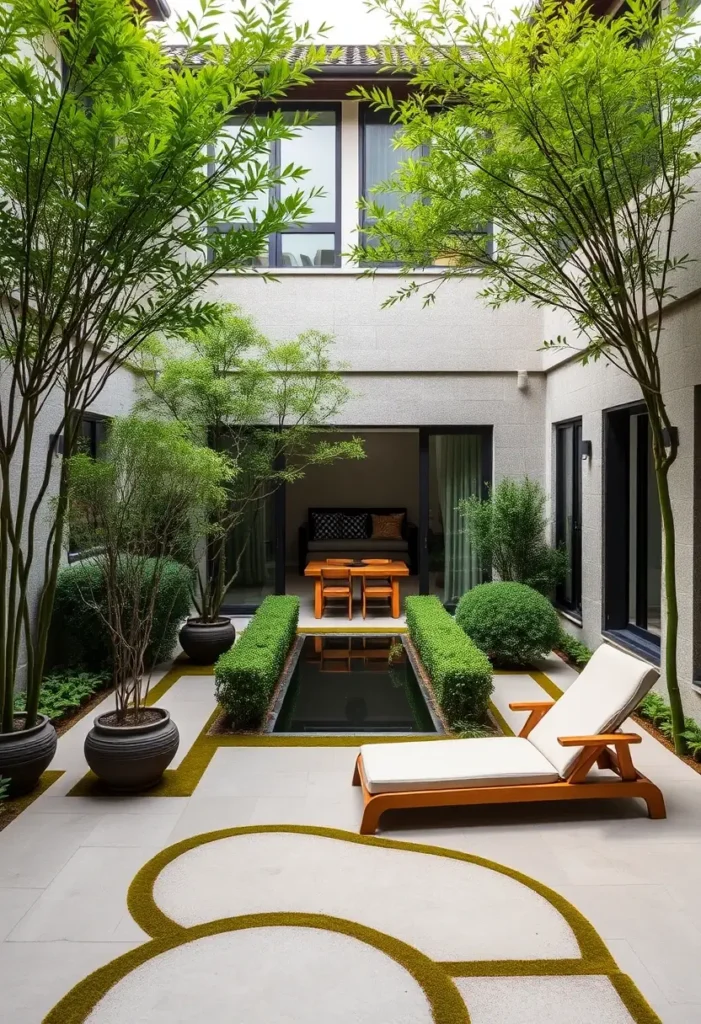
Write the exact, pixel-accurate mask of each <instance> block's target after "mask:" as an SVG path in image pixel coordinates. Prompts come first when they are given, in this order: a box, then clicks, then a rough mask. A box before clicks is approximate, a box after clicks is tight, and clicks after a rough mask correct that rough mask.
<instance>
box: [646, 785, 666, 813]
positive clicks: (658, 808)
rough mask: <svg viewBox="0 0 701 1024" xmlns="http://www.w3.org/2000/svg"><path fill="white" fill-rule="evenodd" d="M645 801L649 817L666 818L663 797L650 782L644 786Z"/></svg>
mask: <svg viewBox="0 0 701 1024" xmlns="http://www.w3.org/2000/svg"><path fill="white" fill-rule="evenodd" d="M644 799H645V803H646V804H647V813H648V816H649V817H650V818H666V817H667V810H666V808H665V805H664V797H663V796H662V791H661V790H659V789H658V788H657V786H655V785H654V783H652V782H650V783H648V785H647V786H646V787H645V793H644Z"/></svg>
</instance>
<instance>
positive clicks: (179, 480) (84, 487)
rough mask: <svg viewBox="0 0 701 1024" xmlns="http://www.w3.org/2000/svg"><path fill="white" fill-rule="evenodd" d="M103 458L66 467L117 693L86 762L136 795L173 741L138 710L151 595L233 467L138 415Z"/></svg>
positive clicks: (154, 598)
mask: <svg viewBox="0 0 701 1024" xmlns="http://www.w3.org/2000/svg"><path fill="white" fill-rule="evenodd" d="M102 455H103V457H102V458H101V459H100V460H93V459H90V458H89V457H88V456H86V455H76V456H73V458H72V459H71V460H70V464H69V498H70V501H69V512H68V517H69V522H70V527H71V532H72V535H74V536H78V537H79V539H80V541H81V546H83V547H84V548H85V549H88V550H92V551H94V552H95V554H93V555H92V556H91V563H92V564H93V565H94V566H96V567H97V570H98V571H97V572H96V573H89V574H86V575H85V577H84V580H85V589H84V591H83V592H82V593H81V597H82V599H83V601H85V602H86V604H88V605H89V606H90V607H91V609H92V610H93V611H94V613H95V614H96V615H97V616H98V617H99V618H100V620H101V622H102V623H103V624H104V626H105V627H106V630H107V633H108V635H109V638H110V646H111V653H112V657H111V662H112V667H113V673H114V686H115V697H116V704H115V708H114V710H113V711H107V712H104V713H103V714H100V715H98V716H97V717H96V718H95V722H94V725H93V728H92V729H91V730H90V732H89V733H88V735H87V737H86V740H85V757H86V760H87V762H88V764H89V765H90V767H91V768H92V770H93V771H94V772H95V774H96V775H97V776H98V778H99V779H100V780H101V781H102V782H104V783H105V785H106V786H107V787H108V788H109V789H112V790H115V791H118V792H135V791H138V790H142V789H147V788H148V787H150V786H153V785H155V784H156V783H157V782H158V781H159V779H160V778H161V776H162V774H163V772H164V770H165V769H166V767H167V766H168V765H169V764H170V762H171V761H172V759H173V757H174V756H175V752H176V750H177V749H178V742H179V736H178V730H177V726H176V725H175V723H174V722H173V721H171V718H170V715H169V713H168V711H166V710H165V709H163V708H157V707H149V706H148V704H147V696H148V689H149V681H150V667H149V668H148V670H147V671H146V673H145V669H146V668H147V666H146V652H147V650H148V648H149V646H150V645H151V643H152V641H154V640H155V639H156V638H154V637H153V636H152V633H153V628H154V621H155V620H156V607H157V603H158V597H159V594H160V593H161V590H162V584H163V581H164V578H165V577H166V576H168V575H171V576H172V572H171V567H172V565H173V557H172V556H173V554H174V553H175V552H177V553H179V554H181V555H182V552H183V551H184V550H185V549H186V547H187V546H188V545H190V546H192V545H195V544H196V543H197V541H198V539H199V538H201V537H202V536H203V533H204V531H205V528H206V524H207V523H208V521H209V518H210V516H211V514H212V509H213V507H214V506H215V505H216V504H217V503H219V502H221V501H223V500H224V498H225V493H226V492H225V489H224V484H225V482H226V480H227V479H228V477H229V476H230V474H231V472H232V470H231V467H230V464H229V462H228V460H227V459H225V458H224V457H223V456H221V455H219V454H217V453H216V452H213V451H212V450H211V449H209V448H204V447H199V446H197V445H196V444H194V443H193V442H192V440H191V439H190V438H189V437H187V436H186V432H185V430H184V429H183V428H182V426H181V425H180V424H178V423H175V422H153V421H147V420H140V419H139V418H137V417H127V418H125V419H121V420H115V421H113V423H112V426H111V428H110V431H109V434H108V438H107V441H106V443H105V445H104V448H103V452H102ZM182 585H183V586H189V579H188V578H187V577H186V578H185V579H184V580H183V583H182ZM174 591H175V588H171V594H172V598H173V600H175V598H176V596H177V595H176V594H175V593H174Z"/></svg>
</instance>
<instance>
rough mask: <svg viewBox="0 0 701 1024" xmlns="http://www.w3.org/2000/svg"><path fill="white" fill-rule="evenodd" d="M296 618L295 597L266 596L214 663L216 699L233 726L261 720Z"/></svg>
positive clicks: (250, 726)
mask: <svg viewBox="0 0 701 1024" xmlns="http://www.w3.org/2000/svg"><path fill="white" fill-rule="evenodd" d="M298 619H299V598H298V597H266V599H265V600H264V601H263V603H262V604H261V606H260V608H259V609H258V611H257V612H256V613H255V615H254V616H253V618H252V619H251V621H250V623H249V624H248V626H247V627H246V629H245V630H244V631H243V633H242V634H241V636H240V637H239V639H238V642H237V643H236V644H234V646H233V647H232V648H231V650H229V651H227V652H226V653H225V654H222V656H221V657H220V658H219V660H218V661H217V663H216V665H215V666H214V678H215V685H216V693H217V699H218V701H219V703H220V704H221V706H222V707H223V708H224V711H225V712H226V714H227V716H228V719H229V722H230V724H231V725H232V726H233V727H234V728H235V729H256V728H258V726H260V724H261V722H262V721H263V716H264V715H265V711H266V708H267V707H268V703H269V701H270V698H271V696H272V693H273V690H274V689H275V684H276V683H277V681H278V679H279V678H280V673H281V672H282V668H283V666H284V664H285V659H286V657H287V652H288V651H289V649H290V646H291V644H292V641H293V640H294V638H295V634H296V632H297V621H298Z"/></svg>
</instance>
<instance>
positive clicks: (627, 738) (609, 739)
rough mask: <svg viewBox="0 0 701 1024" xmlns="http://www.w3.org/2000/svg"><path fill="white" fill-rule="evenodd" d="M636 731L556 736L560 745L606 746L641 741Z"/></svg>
mask: <svg viewBox="0 0 701 1024" xmlns="http://www.w3.org/2000/svg"><path fill="white" fill-rule="evenodd" d="M642 740H643V738H642V736H639V735H638V733H637V732H602V733H600V734H599V735H598V736H558V738H557V742H558V743H559V744H560V746H561V747H607V746H609V745H610V744H611V743H642Z"/></svg>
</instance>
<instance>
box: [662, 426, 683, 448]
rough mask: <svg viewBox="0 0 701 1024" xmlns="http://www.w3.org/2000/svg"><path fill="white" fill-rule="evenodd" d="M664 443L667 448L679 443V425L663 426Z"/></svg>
mask: <svg viewBox="0 0 701 1024" xmlns="http://www.w3.org/2000/svg"><path fill="white" fill-rule="evenodd" d="M662 444H663V445H664V446H665V448H671V447H672V445H673V444H674V445H677V446H678V445H679V430H678V428H677V427H663V428H662Z"/></svg>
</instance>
